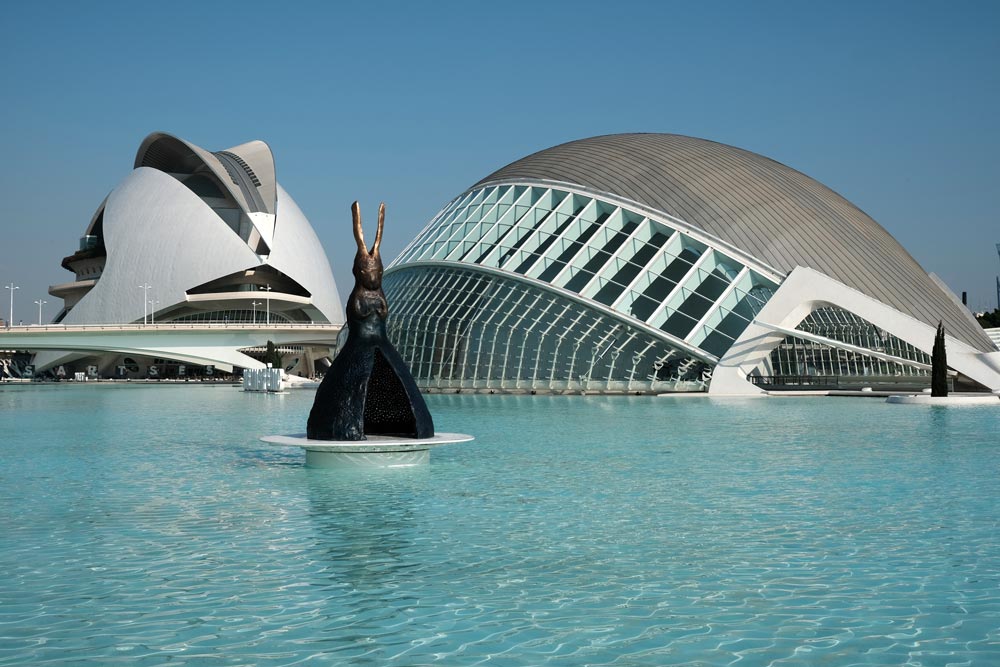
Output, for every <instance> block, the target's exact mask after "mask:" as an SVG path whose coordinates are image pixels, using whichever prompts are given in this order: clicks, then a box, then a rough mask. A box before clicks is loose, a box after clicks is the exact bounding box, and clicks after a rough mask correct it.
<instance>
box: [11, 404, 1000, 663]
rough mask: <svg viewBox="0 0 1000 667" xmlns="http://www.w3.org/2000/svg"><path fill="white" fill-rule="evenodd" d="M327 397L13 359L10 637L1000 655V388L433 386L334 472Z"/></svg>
mask: <svg viewBox="0 0 1000 667" xmlns="http://www.w3.org/2000/svg"><path fill="white" fill-rule="evenodd" d="M311 399H312V395H311V394H310V393H308V392H302V393H290V394H288V395H285V396H273V397H272V396H260V395H247V394H241V393H239V392H238V391H236V390H232V389H229V388H200V387H198V388H196V387H190V388H189V387H183V388H181V387H178V388H175V387H149V388H135V389H134V390H133V389H132V388H120V387H114V388H108V387H59V388H55V389H53V388H44V389H35V388H33V387H27V388H24V389H21V388H18V389H16V390H8V389H7V388H5V389H4V391H3V392H2V393H0V418H2V419H3V425H4V428H5V433H6V435H7V437H6V439H4V440H3V441H0V447H2V448H3V449H2V452H0V454H2V455H3V461H4V465H3V466H0V525H2V526H3V527H4V532H3V539H2V540H0V571H2V572H4V573H5V576H4V577H2V578H0V666H2V665H28V664H50V665H94V666H97V665H107V664H115V663H120V664H129V665H140V666H141V665H164V664H171V663H176V664H189V665H223V664H253V665H292V664H308V663H309V661H310V660H313V661H318V664H373V665H392V664H395V665H420V664H431V663H435V664H449V665H450V664H462V665H464V664H476V663H483V662H490V663H496V664H510V665H524V664H531V665H559V664H561V665H580V664H611V663H614V664H628V665H667V664H691V663H698V662H700V663H701V664H733V663H740V664H746V665H757V664H760V665H766V664H771V663H772V662H773V663H774V664H819V663H827V664H853V663H857V662H866V663H871V662H878V663H880V664H906V663H911V664H917V663H920V664H948V663H956V664H994V663H1000V649H998V648H997V646H998V645H997V643H996V610H997V609H998V608H1000V585H998V584H1000V581H998V580H997V575H996V573H997V572H1000V549H998V548H997V537H996V535H997V531H996V527H997V525H998V524H1000V509H998V508H1000V485H997V484H996V479H997V474H998V473H1000V448H998V447H997V446H996V433H997V432H998V431H1000V411H997V410H990V409H988V408H967V409H962V410H951V409H935V408H929V409H928V408H926V407H924V406H914V407H912V408H911V407H910V406H887V405H885V404H884V403H881V402H879V401H876V400H872V399H760V400H715V399H708V398H704V397H701V398H692V397H666V398H653V397H613V398H607V397H579V396H573V397H568V396H535V397H531V396H477V395H468V394H462V395H435V396H430V397H428V403H429V405H430V407H431V409H432V411H434V414H435V421H436V423H437V424H438V427H439V428H440V429H441V430H448V431H457V432H466V433H473V434H475V435H476V437H477V440H476V441H474V442H472V443H467V444H460V445H454V446H448V447H443V448H439V449H436V450H435V451H434V453H433V456H432V462H431V465H429V466H426V467H422V468H406V469H388V470H369V471H366V470H349V471H334V470H312V469H307V468H305V467H303V463H302V462H303V454H302V452H301V450H299V449H298V448H283V447H274V446H271V445H265V444H263V443H260V442H258V440H257V438H258V436H260V435H264V434H275V433H294V432H301V431H302V427H303V424H304V421H305V416H306V414H307V413H308V410H309V407H310V404H311Z"/></svg>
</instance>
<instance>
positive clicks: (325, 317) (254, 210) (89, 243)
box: [34, 132, 344, 377]
mask: <svg viewBox="0 0 1000 667" xmlns="http://www.w3.org/2000/svg"><path fill="white" fill-rule="evenodd" d="M62 266H63V268H65V269H67V270H69V271H71V272H73V273H74V274H75V279H74V280H73V281H72V282H69V283H64V284H60V285H54V286H52V287H51V288H50V289H49V293H50V294H52V295H53V296H56V297H59V298H62V299H63V303H64V306H63V308H62V310H61V311H60V313H59V315H58V316H57V317H56V318H55V322H56V323H60V324H65V325H77V324H82V325H86V324H109V323H142V322H143V321H144V320H146V319H147V318H148V320H149V321H152V322H155V323H157V324H168V323H169V324H198V323H205V324H209V323H216V324H231V325H239V324H243V325H246V324H251V325H252V324H255V323H256V324H264V323H265V322H266V321H269V322H270V323H271V324H280V323H331V324H343V322H344V312H343V308H342V306H341V303H340V297H339V296H338V293H337V287H336V285H335V283H334V279H333V273H332V271H331V269H330V264H329V261H328V260H327V257H326V253H325V252H324V251H323V247H322V245H321V244H320V242H319V239H318V238H317V237H316V233H315V232H314V231H313V229H312V227H311V226H310V224H309V221H308V220H307V219H306V217H305V216H304V215H303V213H302V211H301V210H299V207H298V206H297V205H296V204H295V201H294V200H293V199H292V198H291V197H290V196H289V195H288V193H287V192H285V190H284V189H283V188H282V187H281V185H279V184H278V182H277V181H276V179H275V166H274V157H273V155H272V154H271V149H270V148H269V147H268V145H267V144H266V143H264V142H263V141H251V142H248V143H245V144H241V145H239V146H235V147H233V148H229V149H227V150H223V151H218V152H214V153H212V152H209V151H207V150H204V149H202V148H200V147H198V146H196V145H194V144H192V143H190V142H187V141H184V140H182V139H178V138H177V137H173V136H171V135H168V134H164V133H160V132H157V133H154V134H151V135H149V136H148V137H146V139H145V140H144V141H143V142H142V144H141V145H140V147H139V150H138V152H137V154H136V157H135V169H134V170H133V171H132V172H131V173H129V175H128V176H127V177H126V178H125V179H124V180H123V181H122V182H121V183H120V184H119V185H118V186H117V187H115V188H114V190H112V192H111V193H110V194H109V195H108V196H107V197H106V198H105V200H104V201H103V202H102V203H101V205H100V206H99V207H98V209H97V211H96V213H94V215H93V217H92V219H91V221H90V224H89V225H88V226H87V228H86V231H85V233H84V235H83V237H82V238H81V240H80V247H79V250H78V251H77V252H75V253H74V254H72V255H70V256H68V257H66V258H65V259H63V260H62ZM144 284H145V285H151V286H152V287H151V289H149V290H148V291H146V290H143V289H140V288H139V287H138V286H140V285H144ZM268 288H269V289H268ZM150 301H152V303H149V302H150ZM260 342H266V341H264V340H263V339H262V340H261V341H260ZM261 351H262V350H260V349H256V350H252V349H244V350H242V352H245V353H248V356H243V355H242V354H239V353H237V351H236V350H233V351H231V355H230V356H232V357H233V359H235V360H236V361H239V360H240V359H245V360H246V361H248V362H252V358H250V355H252V354H254V353H255V352H257V353H259V352H261ZM284 351H285V352H289V351H291V352H294V353H296V354H292V355H287V354H286V359H287V358H289V357H291V358H292V359H293V360H294V363H293V364H292V368H291V369H289V370H291V371H293V372H296V373H301V374H303V375H308V374H312V372H313V371H314V370H315V368H314V363H315V361H316V360H317V359H316V357H320V358H321V359H325V358H326V357H327V356H328V354H329V346H325V347H324V346H320V347H319V348H318V349H312V348H310V347H309V346H297V347H295V348H293V349H292V350H288V349H286V350H284ZM198 353H199V351H198V350H186V349H184V348H183V347H181V348H178V349H177V350H176V356H175V357H173V358H171V357H169V356H168V355H167V354H166V353H161V354H162V355H163V358H155V357H153V358H142V357H138V355H135V354H120V353H117V354H116V353H114V352H113V351H109V352H106V353H103V354H95V353H88V352H81V351H66V352H58V351H43V352H39V353H38V354H37V355H36V356H35V359H34V363H35V365H36V368H37V370H38V371H45V370H48V369H54V368H58V367H59V366H62V365H64V364H65V365H66V366H65V367H66V368H72V369H73V370H81V368H82V367H83V366H84V365H86V366H89V367H91V368H98V369H99V374H100V375H101V376H113V375H116V374H117V375H121V371H122V370H123V369H124V370H125V371H127V373H128V374H129V375H130V376H135V375H139V376H143V377H145V376H146V370H147V365H153V364H155V365H156V366H157V368H158V369H159V373H158V374H159V375H160V376H161V377H169V376H172V375H176V374H177V369H178V368H180V367H181V366H184V365H185V362H186V363H187V364H189V365H188V366H187V368H188V369H189V372H188V374H189V375H191V374H196V373H197V361H198V359H199V357H198V356H197V354H198ZM192 360H193V361H194V362H195V365H193V366H192V365H190V364H192ZM226 361H227V359H226V358H223V359H215V358H213V357H211V356H208V357H207V358H205V359H203V363H204V364H205V365H218V366H220V367H221V369H222V370H232V369H233V366H239V364H237V363H233V362H232V360H229V361H230V363H228V364H227V363H226ZM247 365H248V364H247ZM116 368H117V370H118V372H117V373H116ZM191 371H193V372H191Z"/></svg>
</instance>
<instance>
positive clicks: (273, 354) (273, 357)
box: [264, 341, 282, 368]
mask: <svg viewBox="0 0 1000 667" xmlns="http://www.w3.org/2000/svg"><path fill="white" fill-rule="evenodd" d="M264 363H265V364H271V368H281V367H282V366H281V354H280V353H279V352H278V350H277V348H276V347H275V346H274V343H273V342H272V341H267V352H265V353H264Z"/></svg>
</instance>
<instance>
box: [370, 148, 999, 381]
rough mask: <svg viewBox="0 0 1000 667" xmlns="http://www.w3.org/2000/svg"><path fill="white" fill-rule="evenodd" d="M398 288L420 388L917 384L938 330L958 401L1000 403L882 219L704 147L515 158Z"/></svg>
mask: <svg viewBox="0 0 1000 667" xmlns="http://www.w3.org/2000/svg"><path fill="white" fill-rule="evenodd" d="M384 289H385V291H386V294H387V297H388V299H389V303H390V304H391V307H392V311H393V314H392V316H391V318H390V324H389V333H390V336H391V337H392V338H393V343H394V344H395V345H396V347H397V348H398V349H399V351H400V352H401V354H402V355H403V357H404V358H405V359H406V360H407V361H408V362H409V363H410V364H411V365H412V367H413V370H414V376H415V377H416V378H417V381H418V383H420V384H421V386H423V387H426V388H441V389H481V390H531V391H577V390H592V391H623V392H624V391H628V392H644V391H652V392H657V391H700V390H706V389H707V390H710V391H711V392H713V393H722V394H744V393H757V392H760V391H761V387H785V386H794V387H802V386H804V385H808V386H810V387H817V386H823V387H830V386H844V387H850V386H859V385H860V386H871V385H878V384H885V385H886V386H893V387H899V386H907V385H910V386H915V387H919V386H921V385H923V384H926V383H927V382H928V381H929V365H930V351H931V346H932V341H933V337H934V331H935V327H936V325H937V322H938V320H942V321H943V322H944V324H945V327H946V329H947V331H948V334H949V339H948V350H949V361H950V363H951V366H952V368H953V373H952V375H953V378H954V380H955V382H956V383H957V385H958V386H960V387H967V388H975V389H984V388H985V389H991V390H997V389H1000V352H997V349H996V347H995V346H994V345H993V343H992V342H991V341H990V339H989V338H988V337H987V336H986V334H985V333H984V332H983V330H982V328H981V327H980V326H979V325H978V324H977V322H976V321H975V319H974V318H973V317H972V315H971V314H970V313H969V312H968V311H967V310H966V309H965V308H963V307H962V305H961V304H960V303H959V302H958V300H957V299H955V297H954V296H953V295H952V294H951V293H950V291H948V289H947V288H946V287H945V286H944V285H943V284H942V283H941V282H940V281H938V280H937V279H936V278H935V277H933V276H930V275H928V274H927V273H926V272H925V271H924V270H923V269H922V268H921V267H920V266H919V265H918V264H917V262H916V261H914V259H913V258H912V257H911V256H910V255H909V254H908V253H907V252H906V251H905V250H904V249H903V248H902V247H901V246H900V245H899V243H897V242H896V241H895V239H893V238H892V236H891V235H890V234H889V233H888V232H886V231H885V230H884V229H883V228H882V227H881V226H879V225H878V223H876V222H875V221H874V220H872V219H871V218H870V217H868V216H867V215H865V213H864V212H862V211H861V210H859V209H858V208H857V207H855V206H854V205H852V204H851V203H850V202H848V201H847V200H845V199H844V198H843V197H841V196H839V195H838V194H836V193H835V192H833V191H832V190H830V189H829V188H827V187H825V186H823V185H822V184H820V183H818V182H817V181H815V180H813V179H811V178H809V177H808V176H805V175H804V174H801V173H800V172H797V171H795V170H793V169H790V168H788V167H786V166H784V165H782V164H779V163H777V162H775V161H773V160H770V159H768V158H765V157H763V156H760V155H756V154H754V153H750V152H748V151H744V150H741V149H738V148H734V147H731V146H726V145H723V144H718V143H715V142H711V141H706V140H703V139H695V138H691V137H684V136H678V135H669V134H625V135H609V136H602V137H594V138H590V139H583V140H580V141H573V142H570V143H567V144H562V145H560V146H555V147H553V148H549V149H547V150H543V151H541V152H539V153H535V154H533V155H530V156H528V157H526V158H523V159H521V160H518V161H516V162H514V163H512V164H510V165H508V166H506V167H504V168H502V169H500V170H498V171H496V172H495V173H493V174H491V175H490V176H487V177H486V178H484V179H483V180H481V181H479V182H478V183H476V184H475V185H473V186H472V187H471V188H469V189H468V190H467V191H465V192H463V193H462V194H461V195H459V196H458V197H456V198H455V199H454V200H453V201H452V202H450V203H449V204H448V205H447V206H446V207H445V208H444V209H443V210H442V211H441V212H440V213H439V214H438V215H437V216H436V217H435V218H434V219H433V220H431V222H430V223H429V224H428V225H427V226H426V227H425V228H424V230H423V231H422V232H421V233H420V234H419V235H418V236H417V237H416V238H415V239H414V241H413V242H412V243H411V244H410V245H409V246H408V247H407V248H406V249H405V250H404V251H403V252H402V253H401V255H400V257H399V258H397V259H396V261H394V262H393V263H392V265H391V266H390V267H389V269H388V270H387V271H386V274H385V279H384Z"/></svg>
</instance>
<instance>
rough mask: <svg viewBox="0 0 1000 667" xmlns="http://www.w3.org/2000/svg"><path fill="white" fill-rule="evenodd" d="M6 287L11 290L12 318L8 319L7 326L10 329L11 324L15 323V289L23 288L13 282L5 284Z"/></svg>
mask: <svg viewBox="0 0 1000 667" xmlns="http://www.w3.org/2000/svg"><path fill="white" fill-rule="evenodd" d="M4 289H9V290H10V311H9V312H10V319H8V320H7V328H8V329H10V327H11V325H12V324H13V323H14V290H16V289H21V288H20V287H18V286H17V285H15V284H14V283H13V282H11V284H10V285H4Z"/></svg>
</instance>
